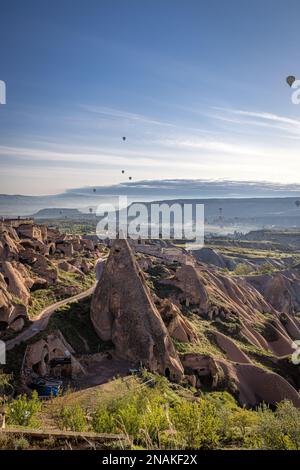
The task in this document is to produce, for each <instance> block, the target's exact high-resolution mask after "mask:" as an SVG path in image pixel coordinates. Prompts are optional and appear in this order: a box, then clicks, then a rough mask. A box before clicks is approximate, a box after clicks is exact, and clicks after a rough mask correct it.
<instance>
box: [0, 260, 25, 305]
mask: <svg viewBox="0 0 300 470" xmlns="http://www.w3.org/2000/svg"><path fill="white" fill-rule="evenodd" d="M2 272H3V275H4V279H5V282H6V284H7V290H8V291H9V292H10V293H11V294H14V295H15V296H17V297H18V298H19V299H21V300H22V302H23V303H24V305H28V302H29V298H30V293H29V290H28V288H27V287H26V285H25V282H24V279H23V277H22V275H21V274H20V272H19V271H18V270H17V269H16V268H15V267H14V266H13V264H12V263H10V262H9V261H4V262H3V263H2Z"/></svg>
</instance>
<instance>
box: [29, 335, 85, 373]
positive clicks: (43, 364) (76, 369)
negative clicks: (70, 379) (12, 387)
mask: <svg viewBox="0 0 300 470" xmlns="http://www.w3.org/2000/svg"><path fill="white" fill-rule="evenodd" d="M74 352H75V351H74V350H73V348H72V346H71V345H70V344H69V343H68V342H67V341H66V339H65V338H64V336H63V335H62V333H61V332H60V331H59V330H56V331H54V332H53V333H51V334H49V335H48V336H47V337H46V338H45V339H40V340H38V341H36V342H34V343H32V344H30V345H29V346H27V349H26V352H25V356H24V361H23V370H22V374H23V375H24V376H25V377H26V376H30V375H31V374H32V373H33V372H34V373H36V374H38V375H40V376H46V375H48V374H49V372H50V367H51V361H52V360H53V359H56V358H59V359H62V358H68V357H70V360H71V364H70V366H71V367H70V373H71V375H72V376H75V375H78V374H84V373H85V370H84V368H83V367H82V365H81V364H80V363H79V361H78V360H77V359H76V358H75V357H74Z"/></svg>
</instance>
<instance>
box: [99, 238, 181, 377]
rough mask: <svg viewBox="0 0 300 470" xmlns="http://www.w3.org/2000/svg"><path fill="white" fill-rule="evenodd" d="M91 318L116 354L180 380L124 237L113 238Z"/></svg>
mask: <svg viewBox="0 0 300 470" xmlns="http://www.w3.org/2000/svg"><path fill="white" fill-rule="evenodd" d="M91 320H92V322H93V325H94V327H95V330H96V332H97V334H98V335H99V337H100V338H101V339H102V340H104V341H109V340H111V341H112V342H113V344H114V346H115V350H116V354H117V355H118V356H121V357H125V358H127V359H130V360H132V361H135V362H141V363H142V364H144V365H145V366H146V367H148V368H149V369H150V370H152V371H155V372H159V373H161V374H164V375H166V376H168V377H170V378H172V379H174V380H180V379H181V378H182V376H183V369H182V365H181V363H180V360H179V358H178V355H177V353H176V351H175V348H174V346H173V343H172V340H171V338H170V335H169V333H168V330H167V328H166V326H165V325H164V322H163V321H162V318H161V316H160V314H159V311H158V310H157V308H156V306H155V304H154V302H153V300H152V297H151V293H150V291H149V289H148V287H147V285H146V283H145V279H144V275H143V273H142V271H141V269H140V268H139V266H138V264H137V262H136V261H135V258H134V256H133V253H132V250H131V248H130V246H129V244H128V242H127V241H126V240H116V241H115V242H114V244H113V247H112V249H111V253H110V255H109V258H108V261H107V264H106V266H105V269H104V272H103V274H102V276H101V281H100V282H99V283H98V285H97V288H96V290H95V293H94V296H93V299H92V305H91Z"/></svg>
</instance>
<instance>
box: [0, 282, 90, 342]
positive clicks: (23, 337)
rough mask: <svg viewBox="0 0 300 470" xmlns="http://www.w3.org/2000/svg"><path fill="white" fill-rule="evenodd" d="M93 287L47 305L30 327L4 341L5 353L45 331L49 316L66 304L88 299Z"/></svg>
mask: <svg viewBox="0 0 300 470" xmlns="http://www.w3.org/2000/svg"><path fill="white" fill-rule="evenodd" d="M95 287H96V284H95V285H94V286H93V287H90V288H89V289H88V290H86V291H84V292H81V293H79V294H77V295H73V297H68V298H67V299H64V300H60V301H59V302H55V304H52V305H49V306H48V307H46V308H44V309H43V310H42V311H41V312H40V313H39V314H38V315H37V316H36V317H35V318H33V319H32V325H30V326H29V327H28V328H26V329H25V330H23V331H21V333H20V334H19V335H18V336H16V337H15V338H13V339H11V340H9V341H6V343H5V344H6V351H10V350H11V349H13V348H14V347H15V346H17V345H18V344H20V343H22V342H23V341H27V340H28V339H31V338H32V337H33V336H35V335H37V334H38V333H39V332H40V331H43V330H45V328H47V325H48V323H49V320H50V317H51V315H52V314H53V313H54V312H55V311H56V310H57V309H58V308H60V307H62V306H63V305H66V304H69V303H72V302H76V301H77V300H82V299H85V298H86V297H89V296H90V295H92V293H93V292H94V289H95Z"/></svg>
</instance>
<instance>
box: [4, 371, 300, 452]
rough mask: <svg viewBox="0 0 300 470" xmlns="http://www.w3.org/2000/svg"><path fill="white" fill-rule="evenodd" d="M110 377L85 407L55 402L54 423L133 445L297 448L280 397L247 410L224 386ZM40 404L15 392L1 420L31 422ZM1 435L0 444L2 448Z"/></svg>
mask: <svg viewBox="0 0 300 470" xmlns="http://www.w3.org/2000/svg"><path fill="white" fill-rule="evenodd" d="M116 383H117V387H116V388H112V389H111V391H110V392H109V393H107V392H102V393H101V394H100V395H99V397H98V398H97V402H96V403H93V404H92V406H90V407H89V408H88V410H86V409H85V408H84V407H82V406H81V405H80V404H79V403H75V404H73V403H74V402H73V403H72V404H71V405H66V403H68V400H67V401H63V402H62V403H61V402H60V405H59V406H58V407H57V406H55V415H54V416H55V417H56V419H57V422H58V424H59V427H60V428H61V429H64V430H71V431H76V432H84V431H94V432H97V433H113V434H119V433H120V434H125V435H127V436H128V438H129V439H128V441H129V442H131V445H132V446H133V448H144V449H222V448H223V449H230V448H231V449H232V448H233V449H271V450H273V449H274V450H281V449H282V450H294V449H295V450H299V449H300V410H299V409H297V408H295V407H294V406H293V405H292V403H290V402H288V401H284V402H281V403H280V404H279V405H278V407H277V409H276V411H271V410H270V409H269V408H268V407H267V406H265V405H264V406H261V407H260V408H259V409H257V410H248V409H246V408H242V407H240V406H239V405H238V404H237V402H236V400H235V399H234V398H233V396H232V395H230V394H229V393H228V392H210V393H204V394H203V395H202V396H201V397H196V396H195V395H194V394H193V392H192V391H191V390H189V389H188V388H183V387H181V386H180V385H178V384H170V383H169V382H168V381H167V380H166V379H165V378H164V377H161V376H157V375H153V374H150V373H148V372H144V373H143V377H142V380H141V379H140V378H135V377H132V378H131V379H130V380H127V381H126V380H125V381H121V380H119V381H118V382H116ZM59 400H62V398H60V399H59ZM55 401H56V399H54V402H53V404H55ZM58 403H59V402H58ZM86 406H89V405H88V404H87V405H86ZM40 410H41V402H39V400H38V397H37V395H36V393H33V395H32V398H27V397H26V396H25V395H24V396H19V397H18V398H17V399H15V400H13V401H12V402H11V403H10V405H9V406H7V422H8V424H12V425H21V426H36V425H37V424H38V423H37V416H36V415H37V413H38V412H40ZM41 416H42V415H41ZM2 441H3V442H1V440H0V448H5V445H6V443H5V442H4V441H5V440H4V439H2ZM7 445H8V444H7ZM11 446H12V447H13V448H27V444H26V442H24V443H23V442H15V441H14V442H12V443H11Z"/></svg>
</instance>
